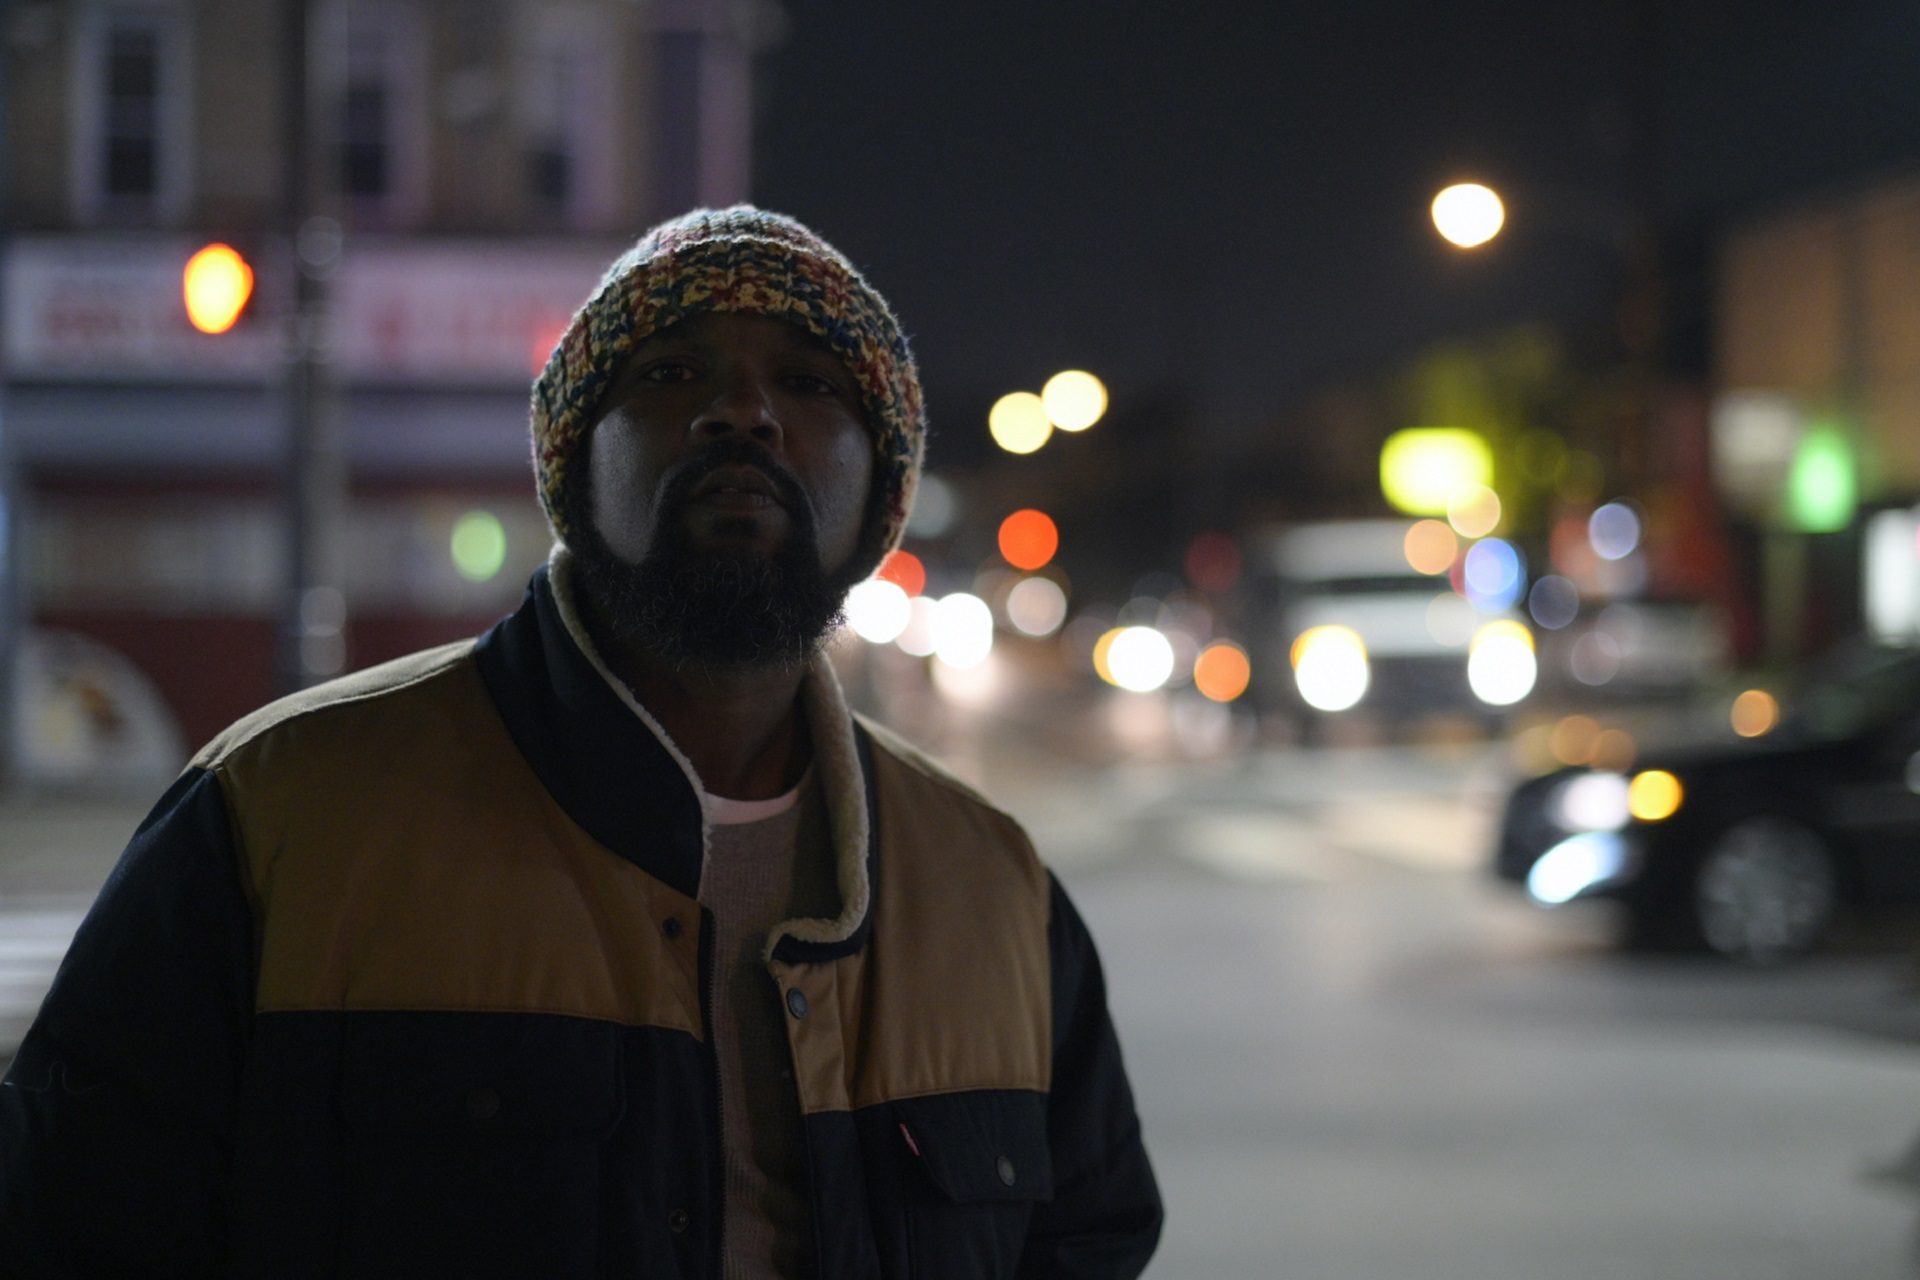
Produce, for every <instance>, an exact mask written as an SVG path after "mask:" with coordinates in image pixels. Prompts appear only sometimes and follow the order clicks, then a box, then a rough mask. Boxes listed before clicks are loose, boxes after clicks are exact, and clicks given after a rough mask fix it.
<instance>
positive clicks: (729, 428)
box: [693, 370, 782, 448]
mask: <svg viewBox="0 0 1920 1280" xmlns="http://www.w3.org/2000/svg"><path fill="white" fill-rule="evenodd" d="M693 431H694V434H695V435H697V436H700V437H701V438H702V439H708V440H713V439H719V438H721V437H723V436H728V435H735V434H739V435H746V436H751V437H752V438H753V439H755V440H757V441H758V442H760V443H761V444H763V445H766V446H767V447H768V448H778V447H779V446H780V441H781V435H782V432H781V427H780V414H779V411H778V409H777V408H776V407H775V405H774V399H773V387H772V386H771V385H770V384H769V382H768V381H767V380H766V379H765V378H763V377H761V376H759V375H758V374H755V373H753V372H751V371H747V370H740V371H736V372H732V373H729V374H727V375H726V376H725V377H723V378H722V380H721V384H720V386H719V387H718V388H717V390H716V392H715V395H714V397H713V399H712V400H711V401H709V402H708V404H707V407H706V408H705V409H704V410H703V411H702V412H701V414H700V416H699V417H698V418H696V419H695V420H694V423H693Z"/></svg>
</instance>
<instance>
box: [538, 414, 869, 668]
mask: <svg viewBox="0 0 1920 1280" xmlns="http://www.w3.org/2000/svg"><path fill="white" fill-rule="evenodd" d="M586 453H587V451H586V450H585V449H582V450H581V451H580V456H581V457H582V458H583V459H584V457H585V456H586ZM731 465H746V466H752V467H756V468H758V469H759V470H760V471H762V472H763V473H765V474H766V475H767V477H768V478H769V479H770V480H771V481H772V483H773V485H774V488H775V489H776V491H777V493H778V496H779V499H780V502H781V505H782V506H784V507H785V508H786V512H787V532H786V536H785V537H784V538H782V539H781V541H780V544H779V545H778V546H777V547H776V548H775V549H774V552H773V554H771V555H760V554H757V553H754V552H750V551H742V552H730V551H702V550H700V549H698V548H696V547H694V546H693V545H692V538H691V536H690V534H689V522H688V519H687V516H688V508H689V506H690V505H691V503H692V496H693V490H694V488H695V486H697V485H698V484H699V483H700V481H701V480H703V479H704V478H706V476H707V475H708V474H709V473H711V472H712V471H713V470H714V469H715V468H717V467H722V466H731ZM582 471H583V474H580V475H578V476H576V477H574V480H575V482H576V484H577V486H578V487H577V488H576V489H575V490H574V492H575V493H577V494H580V495H582V496H583V498H584V497H585V495H588V494H591V492H592V485H591V481H590V479H589V477H588V476H587V475H586V474H584V471H585V468H582ZM580 506H581V507H585V508H589V509H588V510H585V511H582V512H581V513H580V514H581V515H584V516H586V517H588V518H586V519H575V520H573V521H572V522H571V523H572V525H573V527H574V528H575V529H578V530H580V533H579V535H578V536H577V537H576V538H575V539H574V546H573V553H574V567H575V583H576V586H577V589H578V590H579V592H580V595H581V597H582V601H583V603H584V604H585V605H586V614H587V617H588V620H589V622H590V624H591V625H592V626H593V629H594V630H596V631H600V632H602V633H603V635H602V637H601V638H602V639H604V640H610V641H612V642H614V643H615V644H616V645H618V646H620V647H623V648H637V649H640V650H644V651H645V652H647V653H649V654H651V655H653V656H654V657H655V658H658V659H660V660H661V661H664V662H665V663H667V664H668V665H669V666H671V667H673V668H675V669H677V670H686V669H691V668H706V669H726V670H744V669H753V668H767V667H793V666H799V665H802V664H804V663H806V662H807V661H809V660H810V659H811V658H812V657H813V656H814V655H815V654H816V653H818V652H819V650H820V648H821V646H822V645H823V644H824V643H825V641H826V639H827V637H828V636H829V635H831V634H832V633H833V631H834V629H835V628H836V627H838V626H839V625H840V624H841V623H842V622H843V621H844V620H845V615H844V614H843V613H842V606H843V604H844V602H845V600H846V594H847V590H848V589H849V588H850V587H851V586H852V585H853V584H852V583H851V582H846V581H842V578H843V577H844V575H845V570H844V569H843V570H842V571H841V572H839V573H834V574H829V573H828V572H827V571H826V570H825V569H824V568H823V567H822V566H821V563H820V545H819V536H818V532H817V525H816V522H815V519H814V514H813V505H812V503H811V502H810V501H808V498H807V495H806V491H805V490H804V489H802V488H801V486H800V483H799V481H798V480H796V479H794V477H793V475H792V474H791V473H790V472H789V471H787V469H786V468H785V467H783V466H781V465H780V463H779V461H778V460H777V459H775V458H774V456H773V454H772V453H771V452H769V451H768V450H767V449H766V448H765V447H763V446H762V445H760V444H759V443H757V442H755V441H752V440H745V439H734V440H722V441H719V442H716V443H715V444H714V445H712V446H710V447H708V448H707V449H705V450H702V451H701V452H700V453H698V454H696V455H695V456H694V457H692V458H690V459H689V460H687V461H686V462H684V463H682V464H681V465H680V466H679V467H678V468H677V469H676V470H675V471H674V472H673V473H672V475H671V476H670V477H669V478H668V480H667V482H666V483H665V484H664V485H663V486H662V487H661V491H660V500H659V501H658V502H657V503H656V504H655V508H654V527H653V530H652V538H651V540H650V544H649V549H648V551H647V554H646V556H645V557H644V558H643V559H641V560H640V561H639V563H637V564H636V563H633V562H631V561H627V560H623V559H621V558H620V557H619V556H618V555H616V554H615V553H614V551H613V549H612V548H611V547H609V546H608V545H607V543H606V539H605V538H603V537H602V536H601V534H600V530H599V528H598V526H597V525H596V524H595V523H594V522H593V520H592V519H591V514H592V513H591V510H590V506H591V503H590V501H582V502H581V503H580Z"/></svg>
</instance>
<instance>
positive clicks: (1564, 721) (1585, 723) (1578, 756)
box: [1547, 715, 1600, 764]
mask: <svg viewBox="0 0 1920 1280" xmlns="http://www.w3.org/2000/svg"><path fill="white" fill-rule="evenodd" d="M1599 737H1600V725H1599V722H1598V721H1596V720H1595V719H1594V718H1593V717H1592V716H1583V715H1571V716H1565V717H1562V718H1561V720H1560V721H1559V723H1557V724H1555V725H1554V726H1553V733H1552V736H1551V737H1549V738H1548V740H1547V745H1548V747H1549V748H1550V749H1551V750H1552V752H1553V758H1554V759H1555V760H1558V761H1559V762H1560V763H1561V764H1585V763H1586V762H1587V761H1589V760H1591V759H1592V758H1593V744H1594V743H1595V742H1596V741H1597V740H1598V739H1599Z"/></svg>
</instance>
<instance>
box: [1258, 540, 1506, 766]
mask: <svg viewBox="0 0 1920 1280" xmlns="http://www.w3.org/2000/svg"><path fill="white" fill-rule="evenodd" d="M1414 523H1415V522H1413V521H1411V520H1385V519H1380V520H1333V521H1321V522H1314V523H1305V524H1297V525H1294V526H1292V527H1290V528H1287V529H1284V530H1282V531H1280V532H1278V533H1277V534H1274V535H1272V536H1271V537H1270V538H1269V539H1268V540H1267V544H1266V547H1265V555H1264V557H1263V561H1264V563H1263V564H1262V566H1261V571H1262V573H1263V574H1264V575H1265V581H1266V583H1267V588H1266V594H1267V595H1268V596H1269V597H1270V599H1269V600H1268V602H1267V604H1266V606H1265V608H1264V609H1263V610H1262V614H1263V620H1262V622H1261V623H1260V624H1259V630H1260V632H1261V633H1262V637H1263V643H1262V652H1263V658H1264V660H1263V666H1264V667H1265V668H1266V669H1267V670H1268V671H1269V672H1271V673H1272V674H1273V675H1275V676H1278V677H1280V678H1278V679H1273V680H1271V681H1268V682H1265V683H1266V684H1267V685H1268V687H1270V688H1273V689H1284V690H1287V693H1288V696H1287V697H1286V701H1285V704H1284V705H1283V706H1282V707H1280V708H1278V709H1280V710H1282V711H1283V712H1284V713H1285V714H1287V715H1289V716H1291V717H1292V718H1294V719H1295V720H1296V721H1298V722H1299V723H1301V724H1302V725H1303V726H1306V727H1308V728H1311V727H1312V726H1314V725H1316V724H1319V723H1320V722H1323V721H1326V720H1331V719H1334V718H1337V717H1341V716H1343V715H1347V714H1350V713H1354V712H1360V713H1363V714H1372V715H1376V716H1379V717H1380V718H1381V719H1383V720H1384V721H1386V722H1388V723H1405V722H1409V721H1412V720H1414V719H1417V718H1419V717H1421V716H1425V715H1433V714H1459V713H1466V714H1468V715H1471V716H1475V717H1479V718H1483V719H1486V720H1488V721H1489V722H1490V723H1497V721H1498V718H1499V716H1500V714H1501V713H1503V712H1504V711H1505V710H1506V709H1507V708H1508V707H1510V706H1512V705H1513V704H1514V703H1517V702H1519V701H1520V700H1521V699H1523V698H1524V697H1526V695H1527V693H1528V692H1529V691H1530V690H1531V689H1532V687H1533V683H1534V679H1535V675H1536V660H1535V658H1534V640H1533V637H1532V635H1531V633H1530V631H1529V630H1528V628H1527V627H1526V626H1525V625H1524V623H1523V622H1522V621H1521V619H1520V616H1519V615H1518V614H1517V613H1516V612H1515V611H1514V610H1513V609H1512V608H1511V607H1507V606H1505V605H1502V606H1499V607H1492V608H1488V609H1486V610H1483V609H1482V608H1480V607H1476V606H1475V605H1474V604H1472V603H1470V602H1469V601H1468V599H1467V598H1466V596H1465V595H1463V594H1462V593H1461V592H1460V591H1459V590H1457V589H1456V588H1455V586H1454V585H1453V583H1452V582H1451V581H1450V580H1449V578H1448V576H1447V575H1446V574H1445V573H1425V572H1422V571H1420V570H1419V569H1417V568H1415V567H1414V566H1413V565H1412V564H1411V563H1410V562H1409V559H1408V552H1407V550H1406V547H1407V540H1408V534H1409V531H1410V530H1412V529H1413V527H1414ZM1429 523H1431V522H1429ZM1515 572H1516V573H1517V572H1518V568H1517V566H1516V567H1515ZM1282 655H1284V660H1285V661H1284V664H1283V663H1282V662H1281V661H1279V659H1280V658H1281V656H1282Z"/></svg>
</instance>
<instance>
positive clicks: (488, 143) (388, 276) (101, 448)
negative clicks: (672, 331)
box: [0, 0, 756, 744]
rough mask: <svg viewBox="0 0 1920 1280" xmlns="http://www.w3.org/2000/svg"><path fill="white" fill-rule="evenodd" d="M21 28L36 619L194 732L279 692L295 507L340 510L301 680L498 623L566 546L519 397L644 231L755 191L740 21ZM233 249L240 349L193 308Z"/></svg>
mask: <svg viewBox="0 0 1920 1280" xmlns="http://www.w3.org/2000/svg"><path fill="white" fill-rule="evenodd" d="M4 21H5V30H4V37H5V59H6V62H5V110H6V115H7V119H8V131H7V141H6V155H5V164H4V174H5V198H4V214H5V252H4V258H3V259H0V270H3V271H4V286H3V288H4V299H3V303H4V305H3V306H0V326H3V330H0V374H3V375H4V400H3V401H0V415H3V416H0V463H4V465H5V467H6V469H7V470H8V471H9V472H10V475H11V483H10V488H11V501H10V503H9V506H8V507H7V510H8V511H10V512H11V514H12V516H13V518H14V527H15V528H16V530H17V531H18V536H17V537H16V538H15V539H13V545H14V547H15V554H14V561H13V562H14V563H15V565H16V566H17V568H18V575H17V577H18V582H17V584H16V599H17V600H18V602H19V607H20V611H21V612H23V613H24V614H25V616H26V618H27V619H28V620H29V621H30V622H31V624H32V625H33V627H34V628H35V629H36V630H37V631H39V632H41V633H61V634H70V635H76V636H80V637H86V638H89V639H90V640H91V641H93V642H95V643H97V644H100V645H104V646H106V647H108V648H109V649H111V650H115V651H117V652H118V653H119V654H121V655H123V656H124V657H125V658H126V659H128V660H130V662H131V664H132V666H133V667H134V668H137V669H138V670H139V671H141V672H143V673H144V674H145V676H146V677H147V678H148V679H149V680H151V681H152V682H153V683H154V684H155V685H156V686H157V687H158V690H159V693H160V695H161V699H162V700H163V701H164V703H165V704H166V705H167V706H168V707H169V708H170V710H171V713H172V715H173V716H175V717H177V720H178V722H179V725H180V728H181V731H182V740H183V741H185V742H187V743H188V744H191V743H193V742H196V741H198V740H200V739H202V738H204V737H205V736H207V735H208V734H209V733H211V732H213V731H215V730H217V729H218V728H219V727H220V726H221V725H222V724H224V723H225V722H226V721H228V720H229V719H231V718H232V717H233V716H235V715H237V714H240V713H242V712H244V711H245V710H247V709H248V708H250V707H252V706H255V705H258V704H259V703H260V702H262V701H264V700H266V699H267V698H269V697H271V696H272V695H273V694H274V693H275V692H277V691H278V686H280V685H283V684H284V683H285V676H284V674H283V673H277V671H276V653H277V652H278V645H279V642H278V640H277V635H278V633H279V632H280V631H281V630H282V629H283V619H284V618H285V617H286V616H287V615H288V613H289V600H288V581H289V571H288V554H287V547H288V539H287V537H286V528H285V526H286V523H287V516H288V505H289V501H288V495H290V494H294V493H299V492H305V493H307V494H309V495H318V497H319V500H320V501H319V506H318V508H317V510H318V511H319V512H320V514H321V517H322V518H321V519H319V520H318V521H317V523H316V524H315V526H314V529H313V536H312V541H313V543H314V545H315V552H314V555H313V558H312V559H313V564H314V566H316V567H315V571H314V573H313V574H311V575H309V577H308V579H307V580H306V582H305V586H306V588H307V591H306V594H305V595H304V596H303V597H302V598H301V601H300V607H298V608H295V609H294V612H295V613H296V614H299V615H300V616H303V617H304V619H305V620H304V621H303V623H302V624H301V625H302V626H303V628H305V633H306V634H307V635H308V636H309V638H310V639H312V640H313V641H314V642H315V643H313V644H312V645H310V646H308V647H306V648H303V649H302V650H301V652H302V653H303V654H304V655H305V658H304V659H303V661H304V662H305V663H306V671H307V674H308V675H309V676H311V677H319V676H324V675H327V674H330V673H332V672H335V671H338V670H343V669H346V668H349V667H357V666H362V665H365V664H367V663H369V662H374V661H379V660H381V659H383V658H385V657H388V656H392V655H395V654H398V653H400V652H405V651H407V650H410V649H412V648H416V647H419V646H421V645H424V644H430V643H435V642H439V641H441V640H445V639H450V638H453V637H456V636H459V635H463V634H470V633H471V632H473V631H474V630H475V629H477V628H479V627H481V626H484V625H485V624H486V623H487V622H488V621H490V620H491V619H492V618H494V617H496V616H497V615H498V614H499V613H500V612H502V611H503V610H504V609H505V608H507V607H509V606H510V605H511V604H512V603H513V601H514V600H515V599H516V598H517V595H518V592H519V590H520V587H521V584H522V582H523V580H524V575H525V573H526V572H527V571H528V570H530V569H531V567H532V566H533V565H535V564H537V563H538V562H539V561H540V559H541V558H542V557H543V556H544V555H545V554H546V551H547V546H548V534H547V531H546V527H545V523H544V520H543V519H542V517H541V515H540V513H539V510H538V507H537V505H536V503H535V501H534V498H533V494H532V485H531V482H530V480H529V468H528V461H527V448H528V445H527V425H526V424H527V388H528V384H529V380H530V377H531V375H532V374H533V372H534V371H535V370H536V369H537V368H538V367H539V365H540V364H541V363H542V362H544V360H545V357H546V354H547V352H548V351H549V350H550V348H551V346H552V343H553V340H554V339H555V337H556V336H557V335H558V333H559V332H560V331H561V329H562V328H563V327H564V326H565V324H566V322H567V320H568V318H569V316H570V315H571V312H572V309H573V308H574V307H575V306H576V305H578V303H579V302H580V301H581V299H582V298H583V297H584V296H585V295H586V293H587V291H588V290H589V289H590V288H591V287H592V285H593V283H594V282H595V281H596V280H597V279H598V277H599V274H600V272H601V270H602V269H603V268H604V266H605V264H606V263H607V261H608V260H609V259H610V258H611V257H612V256H613V255H614V254H615V253H617V252H618V251H619V249H620V248H622V247H624V245H625V244H627V243H628V242H630V241H631V239H632V238H633V236H634V235H636V234H637V233H638V232H639V231H640V230H641V229H643V228H645V227H646V226H648V225H650V224H651V223H652V222H653V221H656V220H657V219H658V218H660V217H663V216H666V215H667V214H670V213H673V212H678V211H680V210H681V209H684V208H686V207H689V206H690V205H693V204H696V203H708V204H715V203H725V202H730V201H733V200H737V199H742V198H745V196H746V194H747V191H746V182H747V155H748V145H749V137H748V126H749V120H750V109H749V108H750V103H749V92H750V74H749V73H750V69H751V58H752V51H753V47H754V43H755V39H756V35H755V32H754V30H753V29H752V11H751V10H748V11H740V10H739V9H738V7H737V6H728V5H723V4H720V3H717V2H716V3H701V2H695V0H679V2H674V0H658V2H657V3H644V2H640V0H283V2H277V3H270V2H267V0H67V2H65V3H32V2H26V3H19V4H15V5H13V6H11V7H10V10H9V12H8V14H7V16H6V18H5V20H4ZM302 83H304V90H305V91H304V93H297V89H296V93H297V96H296V97H294V98H293V99H291V102H290V99H289V95H288V87H289V85H294V86H299V85H301V84H302ZM292 103H299V104H302V105H303V112H296V111H295V110H294V109H293V107H292V105H291V104H292ZM301 114H304V116H305V119H304V121H302V120H301V119H300V118H299V117H300V115H301ZM294 166H300V168H299V169H298V170H297V171H296V170H293V167H294ZM290 177H301V178H303V179H304V181H303V182H302V183H299V184H295V185H298V186H304V195H303V197H301V196H299V195H298V194H294V195H293V196H292V198H290V191H289V178H290ZM213 241H220V242H225V243H228V244H231V245H233V246H234V247H235V248H237V249H238V250H239V251H240V253H241V254H242V256H243V257H244V258H246V259H247V260H248V261H249V263H250V264H251V265H252V267H253V269H254V273H255V274H254V281H255V284H254V291H253V296H252V298H251V301H250V302H249V303H248V305H247V308H246V310H245V311H244V312H243V313H242V315H241V318H240V320H239V321H238V322H237V323H236V324H235V325H234V327H233V328H232V329H230V330H228V331H226V332H224V333H219V334H207V333H202V332H199V331H198V330H196V329H195V328H194V327H193V326H192V325H191V324H190V323H189V322H188V319H187V315H186V311H185V308H184V305H183V303H182V296H181V288H182V285H181V273H182V270H183V268H184V266H185V263H186V261H187V259H188V257H189V256H190V255H191V254H192V253H193V252H194V251H195V250H196V249H197V248H199V247H200V246H202V245H204V244H206V243H209V242H213ZM300 273H304V274H305V277H306V282H305V283H304V285H302V284H300V283H299V280H300ZM297 298H298V299H302V300H303V302H302V305H303V307H304V308H305V310H304V311H303V313H302V316H303V317H304V318H301V317H296V316H295V315H294V309H295V307H294V304H295V301H296V299H297ZM296 340H297V341H298V342H301V343H306V344H310V345H309V346H308V347H306V350H307V351H308V354H309V357H310V358H309V359H308V360H307V361H306V362H305V363H304V364H302V365H301V366H300V371H304V372H305V373H306V374H310V375H311V376H312V381H313V385H314V386H315V388H316V394H315V395H314V396H313V397H312V399H311V400H310V401H308V402H306V403H308V404H309V405H310V408H311V412H310V414H309V416H308V418H307V419H306V420H307V421H308V423H309V424H310V434H311V437H312V440H311V447H310V448H308V449H307V450H306V453H305V460H304V461H303V462H302V463H301V464H300V465H301V466H303V467H309V468H315V467H317V468H318V471H319V473H320V474H318V475H317V476H315V475H309V476H308V477H307V481H306V487H305V489H304V490H302V489H300V488H299V487H298V486H293V485H290V482H289V475H288V471H289V465H290V464H289V457H290V456H291V455H290V432H293V431H295V430H298V429H299V428H296V427H292V426H290V423H293V422H295V421H296V415H295V413H294V412H293V409H292V406H291V405H290V388H292V387H296V386H297V384H298V382H299V378H298V377H296V376H295V374H296V372H299V371H296V370H295V369H294V368H293V366H292V364H290V360H289V352H290V351H292V350H294V349H295V342H296ZM309 615H310V616H309ZM42 683H43V684H44V681H42ZM56 683H57V682H56ZM36 696H39V695H36ZM18 714H19V715H20V716H23V717H25V719H23V720H22V721H21V723H22V726H23V730H24V732H25V733H26V734H27V735H28V736H29V737H31V735H32V733H33V732H34V731H35V730H34V726H33V724H32V723H31V720H32V716H33V714H34V709H33V708H31V707H27V706H24V705H23V706H22V707H21V708H20V709H19V712H18Z"/></svg>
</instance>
